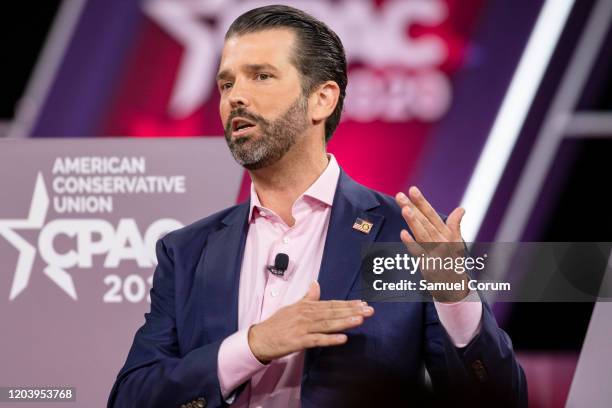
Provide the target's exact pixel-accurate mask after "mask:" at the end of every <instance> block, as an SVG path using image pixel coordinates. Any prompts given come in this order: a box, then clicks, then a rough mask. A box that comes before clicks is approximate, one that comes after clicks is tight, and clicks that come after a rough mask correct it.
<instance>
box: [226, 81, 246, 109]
mask: <svg viewBox="0 0 612 408" xmlns="http://www.w3.org/2000/svg"><path fill="white" fill-rule="evenodd" d="M229 103H230V105H231V107H232V109H236V108H238V107H247V106H249V103H250V102H249V98H248V97H247V95H246V92H245V91H244V89H242V88H241V87H239V86H238V83H236V84H234V86H233V87H232V88H231V89H230V95H229Z"/></svg>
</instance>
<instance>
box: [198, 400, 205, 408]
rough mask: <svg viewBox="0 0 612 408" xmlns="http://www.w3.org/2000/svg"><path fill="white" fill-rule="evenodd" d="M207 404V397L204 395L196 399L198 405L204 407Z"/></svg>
mask: <svg viewBox="0 0 612 408" xmlns="http://www.w3.org/2000/svg"><path fill="white" fill-rule="evenodd" d="M205 406H206V399H205V398H204V397H200V398H198V400H197V401H196V407H198V408H204V407H205Z"/></svg>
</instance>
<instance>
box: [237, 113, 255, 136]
mask: <svg viewBox="0 0 612 408" xmlns="http://www.w3.org/2000/svg"><path fill="white" fill-rule="evenodd" d="M255 126H256V124H255V123H254V122H252V121H250V120H248V119H245V118H240V117H237V118H234V119H232V122H231V129H232V136H234V137H238V136H244V135H246V134H247V133H248V132H249V131H250V130H251V129H252V128H254V127H255Z"/></svg>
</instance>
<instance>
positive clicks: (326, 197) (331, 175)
mask: <svg viewBox="0 0 612 408" xmlns="http://www.w3.org/2000/svg"><path fill="white" fill-rule="evenodd" d="M327 157H328V158H329V162H328V163H327V167H326V168H325V170H323V173H321V175H320V176H319V178H317V179H316V180H315V182H314V183H312V185H311V186H310V187H308V189H307V190H306V191H305V192H304V193H303V194H302V195H301V196H300V197H299V198H298V200H299V199H300V198H302V197H304V196H308V197H310V198H313V199H315V200H317V201H319V202H321V203H323V204H325V205H328V206H330V207H331V205H332V204H333V202H334V195H335V194H336V187H337V186H338V179H339V178H340V166H339V165H338V162H337V161H336V158H335V157H334V155H333V154H331V153H327ZM296 201H297V200H296ZM255 207H257V208H263V206H262V205H261V202H260V201H259V197H258V196H257V192H256V191H255V185H254V184H253V182H251V200H250V206H249V218H248V219H249V220H251V219H252V217H253V210H254V208H255Z"/></svg>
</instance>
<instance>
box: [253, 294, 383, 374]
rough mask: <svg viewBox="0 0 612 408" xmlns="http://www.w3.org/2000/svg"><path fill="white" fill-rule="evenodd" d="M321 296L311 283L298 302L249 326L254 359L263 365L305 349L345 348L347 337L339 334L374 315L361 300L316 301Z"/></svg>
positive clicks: (369, 307) (372, 310)
mask: <svg viewBox="0 0 612 408" xmlns="http://www.w3.org/2000/svg"><path fill="white" fill-rule="evenodd" d="M320 296H321V288H320V287H319V284H318V283H317V282H313V283H311V284H310V288H309V289H308V293H306V295H305V296H304V297H303V298H302V299H301V300H300V301H298V302H296V303H294V304H292V305H289V306H285V307H283V308H281V309H279V310H278V311H277V312H276V313H274V314H273V315H272V316H270V318H268V319H267V320H264V321H263V322H261V323H258V324H255V325H253V326H251V328H250V329H249V335H248V338H249V347H250V348H251V351H252V352H253V355H254V356H255V357H256V358H257V359H258V360H259V361H261V362H262V363H264V364H266V363H269V362H270V361H272V360H276V359H278V358H281V357H284V356H286V355H289V354H291V353H294V352H296V351H302V350H304V349H307V348H312V347H328V346H337V345H340V344H344V343H346V341H347V336H346V334H343V333H340V332H342V331H343V330H347V329H351V328H353V327H357V326H360V325H361V324H362V323H363V322H364V319H365V318H367V317H370V316H372V315H373V314H374V308H372V307H371V306H368V305H367V303H365V302H362V301H361V300H319V297H320Z"/></svg>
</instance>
